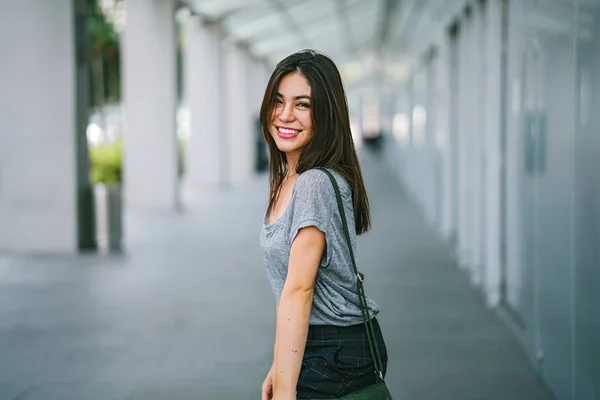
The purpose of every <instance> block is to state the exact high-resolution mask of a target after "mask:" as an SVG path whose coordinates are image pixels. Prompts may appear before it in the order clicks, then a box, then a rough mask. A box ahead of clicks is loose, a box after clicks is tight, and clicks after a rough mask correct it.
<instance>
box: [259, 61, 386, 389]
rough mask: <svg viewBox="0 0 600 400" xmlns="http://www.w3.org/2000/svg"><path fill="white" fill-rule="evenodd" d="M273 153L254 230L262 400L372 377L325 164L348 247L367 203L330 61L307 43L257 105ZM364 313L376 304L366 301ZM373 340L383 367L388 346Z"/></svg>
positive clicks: (366, 219)
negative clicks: (260, 278) (260, 280)
mask: <svg viewBox="0 0 600 400" xmlns="http://www.w3.org/2000/svg"><path fill="white" fill-rule="evenodd" d="M260 124H261V134H262V137H263V139H264V140H265V141H266V143H267V145H268V147H269V152H270V196H269V203H268V207H267V211H266V215H265V220H264V224H263V229H262V232H261V238H260V243H261V248H262V251H263V256H264V260H265V265H266V270H267V277H268V279H269V282H270V284H271V287H272V289H273V291H274V293H275V297H276V300H277V307H276V320H277V324H276V332H275V346H274V358H273V365H272V367H271V369H270V371H269V373H268V374H267V377H266V379H265V381H264V383H263V385H262V400H267V399H273V400H289V399H294V400H295V399H296V398H299V399H310V398H318V399H328V398H336V397H340V396H343V395H345V394H348V393H350V392H353V391H356V390H358V389H361V388H363V387H366V386H368V385H370V384H373V383H375V382H376V380H377V377H376V375H375V373H374V367H373V358H372V357H371V353H370V351H369V345H368V343H367V336H366V331H365V325H364V323H363V317H362V312H361V308H360V302H359V297H358V293H357V289H356V275H355V273H354V271H353V267H352V263H351V258H350V257H351V256H350V251H349V248H348V244H347V241H346V238H345V234H344V230H343V225H342V220H341V217H340V213H339V209H338V203H337V201H336V196H335V192H334V188H333V185H332V182H331V181H330V179H329V177H328V176H327V175H326V174H325V173H324V172H323V171H321V170H318V169H316V168H319V167H321V168H326V169H327V170H328V171H330V172H331V173H332V174H333V176H334V178H335V180H336V182H337V184H338V186H339V188H340V191H341V194H342V201H343V204H344V210H345V214H346V218H347V221H348V227H349V229H350V236H351V242H352V246H353V248H354V247H355V244H356V235H357V234H361V233H364V232H366V231H367V230H368V229H369V228H370V212H369V202H368V199H367V194H366V190H365V187H364V183H363V179H362V176H361V169H360V165H359V162H358V158H357V156H356V150H355V148H354V143H353V139H352V135H351V132H350V119H349V115H348V105H347V101H346V95H345V92H344V87H343V84H342V79H341V77H340V74H339V71H338V69H337V67H336V66H335V64H334V63H333V61H331V60H330V59H329V58H327V57H326V56H324V55H322V54H318V53H316V52H314V51H311V50H305V51H301V52H298V53H295V54H292V55H290V56H289V57H287V58H285V59H284V60H282V61H281V62H280V63H279V64H278V65H277V67H276V68H275V71H274V72H273V74H272V75H271V78H270V80H269V83H268V85H267V89H266V92H265V96H264V99H263V103H262V107H261V111H260ZM367 305H368V309H369V312H370V315H371V316H372V317H374V316H375V315H377V314H378V312H379V309H378V306H377V305H376V304H375V303H374V302H373V301H371V300H369V299H367ZM373 325H374V328H375V337H376V341H377V344H378V348H379V352H380V355H381V359H382V362H383V371H384V373H385V369H386V364H387V351H386V347H385V343H384V340H383V337H382V335H381V330H380V328H379V324H378V323H377V320H376V319H375V318H373Z"/></svg>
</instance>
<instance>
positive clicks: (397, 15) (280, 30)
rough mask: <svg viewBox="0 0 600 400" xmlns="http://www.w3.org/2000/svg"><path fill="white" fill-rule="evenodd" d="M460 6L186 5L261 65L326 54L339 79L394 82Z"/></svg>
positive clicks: (437, 1)
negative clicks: (299, 54) (301, 54)
mask: <svg viewBox="0 0 600 400" xmlns="http://www.w3.org/2000/svg"><path fill="white" fill-rule="evenodd" d="M464 2H465V0H305V1H302V2H292V1H290V0H186V3H187V4H188V5H189V7H190V8H191V9H192V10H193V11H194V12H195V13H197V14H198V15H200V16H202V17H203V18H205V19H207V20H211V21H219V22H220V25H221V27H222V29H223V31H224V33H225V35H226V37H227V39H228V40H231V41H234V42H239V43H241V44H244V45H245V46H247V48H248V50H249V51H250V52H251V53H252V54H253V55H255V56H256V57H259V58H261V59H263V60H265V61H266V62H267V63H269V64H275V63H277V62H278V61H279V60H281V59H283V58H284V57H285V56H287V55H289V54H291V53H293V52H295V51H297V50H301V49H305V48H313V49H316V50H318V51H320V52H323V53H325V54H328V55H329V56H330V57H332V58H333V60H334V61H335V62H336V63H337V64H338V66H339V67H340V70H341V71H342V74H343V75H344V79H345V80H346V81H347V82H348V83H349V84H350V85H352V84H359V83H361V82H365V81H368V80H369V79H371V78H373V77H384V78H385V79H388V80H394V81H402V80H404V79H405V78H406V76H407V75H408V72H409V70H410V65H411V63H412V62H414V61H415V60H417V59H418V58H419V55H420V54H421V53H422V52H423V50H425V48H426V46H427V45H429V44H430V43H431V42H432V41H433V40H434V39H435V37H436V36H437V35H439V34H441V32H443V30H444V29H445V27H446V26H447V25H448V23H449V22H450V21H451V19H452V17H453V16H455V15H456V14H457V13H458V12H459V10H460V7H461V6H462V5H463V4H464Z"/></svg>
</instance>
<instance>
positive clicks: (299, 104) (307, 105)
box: [298, 103, 310, 108]
mask: <svg viewBox="0 0 600 400" xmlns="http://www.w3.org/2000/svg"><path fill="white" fill-rule="evenodd" d="M298 106H299V107H302V108H310V104H308V103H298Z"/></svg>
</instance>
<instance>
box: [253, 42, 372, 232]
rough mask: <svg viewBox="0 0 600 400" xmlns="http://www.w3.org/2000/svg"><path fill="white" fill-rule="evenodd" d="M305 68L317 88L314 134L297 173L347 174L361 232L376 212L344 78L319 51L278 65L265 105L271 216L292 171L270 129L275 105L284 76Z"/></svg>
mask: <svg viewBox="0 0 600 400" xmlns="http://www.w3.org/2000/svg"><path fill="white" fill-rule="evenodd" d="M294 72H299V73H301V74H302V75H303V76H304V77H305V78H306V80H307V81H308V83H309V84H310V87H311V110H312V113H311V114H312V127H313V137H312V139H311V141H310V142H309V143H308V144H307V145H306V146H305V147H304V149H303V150H302V154H301V155H300V158H299V160H298V166H297V167H296V172H297V173H298V174H301V173H303V172H305V171H308V170H310V169H312V168H317V167H323V168H331V169H333V170H335V171H337V172H338V173H339V174H340V175H342V176H343V177H344V178H345V179H346V181H347V182H348V184H349V185H350V187H351V188H352V203H353V205H354V220H355V224H356V233H357V234H359V235H360V234H362V233H365V232H367V231H368V230H369V229H370V227H371V215H370V208H369V200H368V198H367V191H366V189H365V185H364V182H363V178H362V172H361V168H360V163H359V162H358V157H357V156H356V149H355V147H354V141H353V139H352V132H351V130H350V116H349V114H348V100H347V98H346V93H345V91H344V85H343V83H342V77H341V76H340V73H339V71H338V69H337V67H336V65H335V64H334V62H333V61H332V60H331V59H330V58H328V57H327V56H325V55H323V54H319V53H317V52H315V51H313V50H303V51H300V52H297V53H294V54H292V55H290V56H288V57H286V58H285V59H283V60H282V61H280V62H279V64H277V66H276V67H275V70H274V71H273V73H272V75H271V78H270V79H269V83H268V84H267V88H266V90H265V95H264V97H263V102H262V106H261V108H260V132H261V135H262V138H263V140H264V141H265V142H266V144H267V146H268V148H269V153H270V163H269V164H270V167H269V169H270V174H269V175H270V195H269V205H268V207H267V215H269V214H270V212H271V210H272V208H273V205H274V203H275V201H276V199H277V193H278V191H279V188H280V186H281V185H282V183H283V179H284V177H285V174H286V173H287V162H286V157H285V153H284V152H282V151H280V150H279V149H278V148H277V145H276V144H275V141H274V140H273V138H272V137H271V133H270V132H269V125H270V124H271V122H272V121H271V117H272V112H273V107H274V105H275V103H276V100H277V90H278V88H279V83H280V82H281V79H283V77H285V76H286V75H288V74H291V73H294Z"/></svg>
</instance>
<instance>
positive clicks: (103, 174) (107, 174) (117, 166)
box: [90, 141, 123, 184]
mask: <svg viewBox="0 0 600 400" xmlns="http://www.w3.org/2000/svg"><path fill="white" fill-rule="evenodd" d="M122 154H123V143H122V141H118V142H115V143H110V144H103V145H100V146H95V147H92V148H90V180H91V181H92V183H93V184H97V183H105V184H114V183H121V180H122V173H121V170H122V158H123V157H122Z"/></svg>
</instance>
